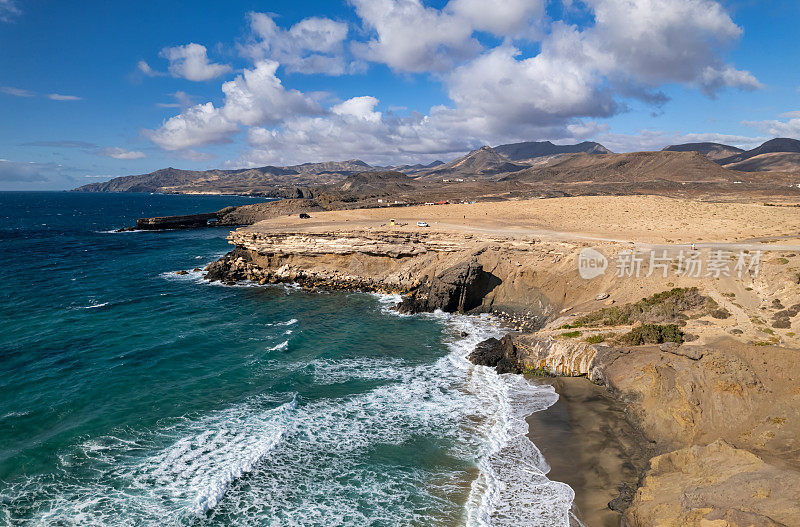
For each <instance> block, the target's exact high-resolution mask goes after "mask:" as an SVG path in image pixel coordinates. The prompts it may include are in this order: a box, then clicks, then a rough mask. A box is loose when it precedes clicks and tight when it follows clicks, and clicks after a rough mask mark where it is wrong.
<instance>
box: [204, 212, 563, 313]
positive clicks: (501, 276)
mask: <svg viewBox="0 0 800 527" xmlns="http://www.w3.org/2000/svg"><path fill="white" fill-rule="evenodd" d="M230 241H231V243H232V244H234V245H235V246H236V249H235V250H234V251H232V252H231V253H229V254H228V255H226V256H225V257H223V258H222V259H220V260H219V261H217V262H214V263H212V264H211V265H209V267H208V268H207V275H206V278H208V279H210V280H220V281H223V282H235V281H239V280H251V281H255V282H259V283H264V284H266V283H279V282H296V283H298V284H300V285H302V286H305V287H319V288H325V289H340V290H360V291H375V292H383V293H399V294H402V295H405V298H404V299H403V301H402V303H401V304H400V306H399V309H400V311H402V312H406V313H415V312H420V311H434V310H436V309H441V310H443V311H447V312H494V313H498V314H502V313H505V314H506V316H507V317H509V318H510V319H513V320H516V321H517V322H518V325H519V326H520V328H521V327H523V326H524V327H528V328H532V327H535V326H538V325H541V323H543V322H544V320H546V319H547V317H548V316H550V315H551V314H552V312H553V311H554V309H555V307H554V303H555V302H559V301H560V299H559V298H549V297H548V296H547V295H545V294H543V293H542V287H543V286H544V285H546V284H547V282H548V278H549V277H550V275H551V272H550V271H548V272H542V273H534V272H532V270H531V268H530V267H523V266H522V264H521V263H520V261H531V260H533V261H536V262H547V263H548V264H551V265H552V264H556V265H557V264H558V263H559V262H560V261H561V256H562V254H561V253H560V252H559V251H558V250H557V249H556V248H554V247H552V246H545V245H539V244H536V243H535V242H533V241H530V242H519V241H512V240H508V239H505V238H491V237H486V238H483V237H482V238H476V237H473V236H471V235H461V236H453V235H447V236H443V235H441V234H438V233H426V232H419V233H407V232H405V233H404V232H391V231H378V232H375V231H360V230H352V231H335V232H324V231H323V232H313V233H310V232H290V231H279V232H258V231H255V230H251V229H247V228H242V229H238V230H236V231H234V232H233V233H231V236H230Z"/></svg>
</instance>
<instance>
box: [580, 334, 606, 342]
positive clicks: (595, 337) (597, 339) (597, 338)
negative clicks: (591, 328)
mask: <svg viewBox="0 0 800 527" xmlns="http://www.w3.org/2000/svg"><path fill="white" fill-rule="evenodd" d="M584 340H585V341H586V342H588V343H589V344H600V343H601V342H603V341H604V340H606V337H605V336H604V335H591V336H589V337H586V338H585V339H584Z"/></svg>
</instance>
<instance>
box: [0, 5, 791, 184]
mask: <svg viewBox="0 0 800 527" xmlns="http://www.w3.org/2000/svg"><path fill="white" fill-rule="evenodd" d="M489 4H491V5H490V7H488V8H487V5H489ZM799 23H800V2H796V1H794V0H767V1H763V2H758V1H755V0H752V1H748V0H733V1H727V2H716V1H712V0H585V1H583V2H582V1H579V0H571V1H568V0H550V1H548V0H496V1H495V2H489V1H488V0H449V1H437V2H420V1H419V0H351V1H349V2H336V1H324V2H323V1H307V2H284V1H270V2H255V1H243V2H236V1H228V2H210V1H205V2H204V1H193V2H168V3H165V2H100V1H84V2H81V3H80V4H75V3H67V2H46V1H43V0H0V50H2V53H0V115H1V116H2V118H1V119H0V190H16V189H65V188H73V187H75V186H78V185H81V184H85V183H88V182H93V181H102V180H105V179H110V178H111V177H116V176H121V175H129V174H138V173H145V172H149V171H152V170H156V169H158V168H163V167H166V166H174V167H181V168H191V169H206V168H217V167H219V168H237V167H244V166H263V165H267V164H291V163H298V162H305V161H322V160H329V159H349V158H354V157H359V158H361V159H364V160H365V161H367V162H370V163H376V164H394V163H405V162H417V161H423V162H427V161H432V160H434V159H437V158H440V159H444V160H448V159H451V158H453V157H455V156H457V155H459V154H461V153H463V152H466V151H469V150H470V149H473V148H476V147H479V146H481V145H483V144H492V145H495V144H501V143H504V142H510V141H523V140H544V139H550V140H553V141H554V142H560V143H567V142H574V141H582V140H596V141H599V142H601V143H603V144H605V145H606V146H608V147H609V148H611V149H612V150H615V151H632V150H641V149H658V148H662V147H663V146H665V145H667V144H672V143H675V142H687V141H700V140H711V141H719V142H726V143H729V144H736V145H740V146H743V147H752V146H754V145H756V144H758V143H760V142H762V141H763V140H765V139H768V138H771V137H775V136H788V137H796V138H800V104H798V98H800V91H798V90H800V67H799V66H800V64H798V57H800V53H799V52H800V49H798V48H800V43H798V41H797V38H796V33H797V27H798V24H799Z"/></svg>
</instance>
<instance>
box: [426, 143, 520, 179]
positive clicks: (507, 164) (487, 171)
mask: <svg viewBox="0 0 800 527" xmlns="http://www.w3.org/2000/svg"><path fill="white" fill-rule="evenodd" d="M528 166H529V165H527V164H524V163H514V162H512V161H511V160H509V159H508V158H507V157H506V156H504V155H501V154H499V153H498V152H497V151H496V150H495V149H494V148H492V147H490V146H482V147H481V148H479V149H477V150H473V151H472V152H470V153H469V154H467V155H465V156H463V157H459V158H458V159H454V160H453V161H450V162H449V163H444V164H443V165H439V166H437V167H435V168H433V169H429V170H426V171H424V172H422V174H421V176H420V179H424V180H433V179H448V178H450V179H452V178H474V177H487V176H496V175H498V174H505V173H509V172H516V171H519V170H523V169H525V168H528Z"/></svg>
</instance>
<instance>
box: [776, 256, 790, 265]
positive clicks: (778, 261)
mask: <svg viewBox="0 0 800 527" xmlns="http://www.w3.org/2000/svg"><path fill="white" fill-rule="evenodd" d="M775 262H776V263H779V264H784V265H785V264H788V263H789V260H788V259H786V258H783V257H781V258H776V259H775Z"/></svg>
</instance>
